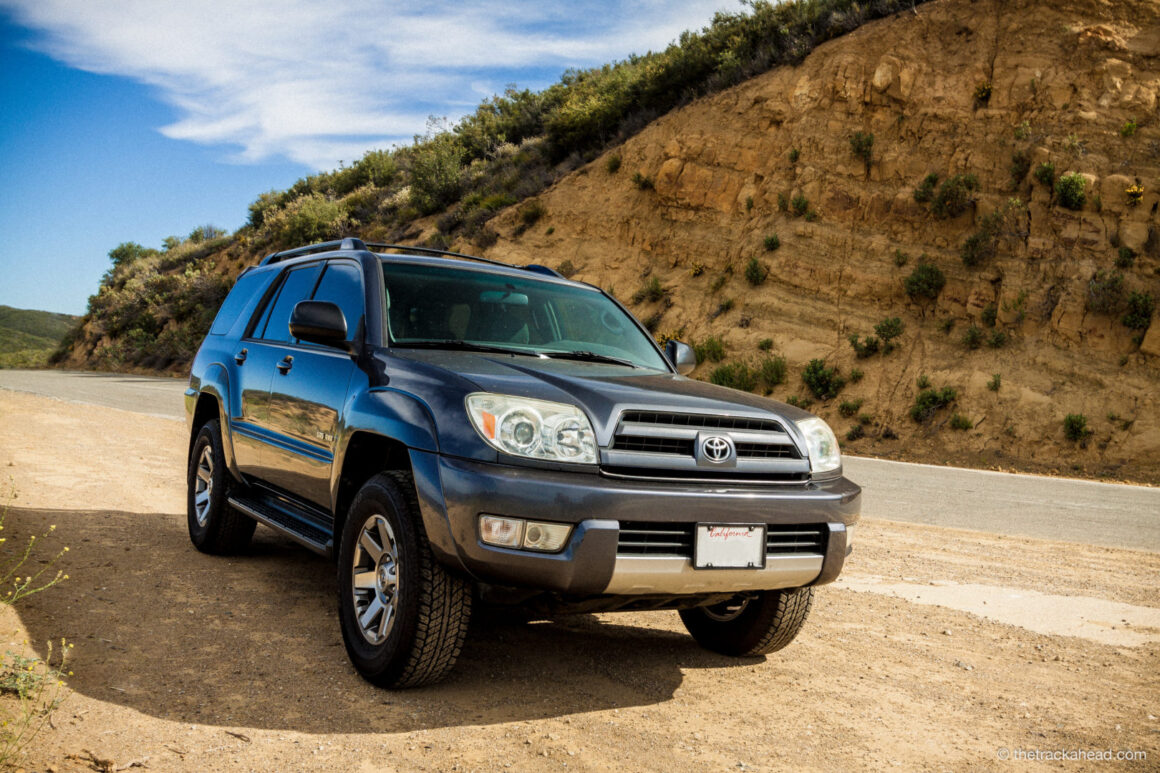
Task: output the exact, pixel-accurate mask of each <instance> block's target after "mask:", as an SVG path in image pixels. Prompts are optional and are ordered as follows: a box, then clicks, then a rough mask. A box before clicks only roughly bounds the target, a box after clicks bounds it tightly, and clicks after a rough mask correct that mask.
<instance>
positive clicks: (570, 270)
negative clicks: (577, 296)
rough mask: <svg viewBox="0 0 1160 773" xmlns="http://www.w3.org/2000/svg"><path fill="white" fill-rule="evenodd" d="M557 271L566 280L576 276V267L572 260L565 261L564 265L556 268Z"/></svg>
mask: <svg viewBox="0 0 1160 773" xmlns="http://www.w3.org/2000/svg"><path fill="white" fill-rule="evenodd" d="M556 270H557V271H559V272H560V276H562V277H564V278H565V279H571V278H572V277H573V276H575V274H576V266H574V265H573V264H572V261H570V260H565V261H564V262H563V263H561V264H560V265H559V266H557V267H556Z"/></svg>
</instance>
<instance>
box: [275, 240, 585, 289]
mask: <svg viewBox="0 0 1160 773" xmlns="http://www.w3.org/2000/svg"><path fill="white" fill-rule="evenodd" d="M372 248H373V249H377V250H403V251H405V252H412V253H415V252H417V253H421V254H424V255H446V256H447V257H449V258H460V259H461V260H478V261H479V262H480V263H490V264H491V265H493V266H503V267H504V268H522V269H524V270H525V271H533V272H535V273H537V274H547V275H548V276H555V277H560V278H561V279H563V278H564V275H563V274H561V273H560V272H559V271H556V270H555V269H552V268H548V267H547V266H541V265H539V264H538V263H529V264H528V265H526V266H517V265H515V264H513V263H504V262H503V261H502V260H492V259H491V258H481V257H479V256H478V255H468V254H466V253H462V252H450V251H449V250H437V249H435V248H434V247H416V246H413V245H409V244H383V243H381V242H364V241H363V240H362V239H356V238H355V237H353V236H348V237H346V238H345V239H341V240H336V241H332V242H319V243H318V244H308V245H306V246H305V247H295V248H294V249H292V250H282V251H281V252H271V253H270V254H269V255H267V256H266V257H265V258H263V259H262V262H261V263H259V264H258V265H259V266H266V265H269V264H271V263H279V262H281V261H283V260H289V259H290V258H300V257H302V256H303V255H313V254H315V253H317V252H331V251H333V250H370V249H372Z"/></svg>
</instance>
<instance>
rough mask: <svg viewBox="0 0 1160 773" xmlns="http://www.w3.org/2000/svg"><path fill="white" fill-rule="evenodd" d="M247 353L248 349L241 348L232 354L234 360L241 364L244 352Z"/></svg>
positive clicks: (243, 360)
mask: <svg viewBox="0 0 1160 773" xmlns="http://www.w3.org/2000/svg"><path fill="white" fill-rule="evenodd" d="M248 353H249V350H248V349H242V350H241V351H240V352H238V353H237V354H235V355H234V362H236V363H237V364H239V365H241V364H242V363H243V362H245V361H246V354H248Z"/></svg>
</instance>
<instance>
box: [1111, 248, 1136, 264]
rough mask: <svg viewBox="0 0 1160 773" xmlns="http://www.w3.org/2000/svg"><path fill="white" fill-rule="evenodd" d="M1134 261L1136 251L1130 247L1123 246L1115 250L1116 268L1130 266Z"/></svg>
mask: <svg viewBox="0 0 1160 773" xmlns="http://www.w3.org/2000/svg"><path fill="white" fill-rule="evenodd" d="M1135 262H1136V253H1135V252H1134V251H1133V250H1132V248H1131V247H1123V246H1121V247H1120V249H1119V250H1118V251H1117V252H1116V268H1131V267H1132V264H1133V263H1135Z"/></svg>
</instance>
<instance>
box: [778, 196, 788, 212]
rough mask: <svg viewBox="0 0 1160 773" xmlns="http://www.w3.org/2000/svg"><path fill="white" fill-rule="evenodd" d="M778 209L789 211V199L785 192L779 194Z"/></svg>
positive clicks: (779, 210)
mask: <svg viewBox="0 0 1160 773" xmlns="http://www.w3.org/2000/svg"><path fill="white" fill-rule="evenodd" d="M777 211H778V212H789V199H787V198H786V197H785V194H784V193H779V194H777Z"/></svg>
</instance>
